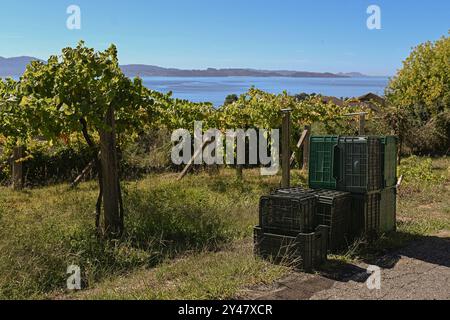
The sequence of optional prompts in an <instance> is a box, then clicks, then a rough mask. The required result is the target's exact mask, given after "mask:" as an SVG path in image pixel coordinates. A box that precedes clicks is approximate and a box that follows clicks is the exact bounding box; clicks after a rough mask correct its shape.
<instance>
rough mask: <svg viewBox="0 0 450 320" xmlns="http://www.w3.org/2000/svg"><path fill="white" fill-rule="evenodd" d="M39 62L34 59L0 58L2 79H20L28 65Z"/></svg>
mask: <svg viewBox="0 0 450 320" xmlns="http://www.w3.org/2000/svg"><path fill="white" fill-rule="evenodd" d="M34 60H39V59H37V58H34V57H26V56H25V57H14V58H3V57H0V77H18V76H21V75H22V74H23V72H24V71H25V68H26V66H27V64H29V63H30V62H31V61H34Z"/></svg>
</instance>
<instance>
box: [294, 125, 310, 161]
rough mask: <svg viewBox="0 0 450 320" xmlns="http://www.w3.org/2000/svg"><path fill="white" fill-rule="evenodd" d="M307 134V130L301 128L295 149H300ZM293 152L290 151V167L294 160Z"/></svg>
mask: <svg viewBox="0 0 450 320" xmlns="http://www.w3.org/2000/svg"><path fill="white" fill-rule="evenodd" d="M307 135H308V132H307V131H306V130H303V133H302V136H301V137H300V140H298V142H297V149H300V148H301V147H302V145H303V143H304V141H305V139H306V136H307ZM295 154H296V152H295V151H294V152H292V156H291V167H292V166H293V165H294V161H295Z"/></svg>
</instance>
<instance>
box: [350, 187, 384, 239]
mask: <svg viewBox="0 0 450 320" xmlns="http://www.w3.org/2000/svg"><path fill="white" fill-rule="evenodd" d="M380 223H381V192H380V191H377V192H371V193H366V194H356V193H353V194H352V215H351V223H350V228H351V232H350V233H351V236H352V237H360V236H365V237H366V238H369V239H372V238H376V237H377V236H378V234H379V233H380Z"/></svg>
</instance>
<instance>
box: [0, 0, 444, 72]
mask: <svg viewBox="0 0 450 320" xmlns="http://www.w3.org/2000/svg"><path fill="white" fill-rule="evenodd" d="M71 4H75V5H78V6H79V7H80V8H81V22H82V28H81V30H68V29H67V28H66V20H67V17H68V15H67V14H66V9H67V7H68V6H69V5H71ZM372 4H375V5H378V6H379V7H380V8H381V19H382V20H381V22H382V29H381V30H369V29H368V28H367V27H366V20H367V18H368V16H369V15H368V14H367V13H366V10H367V7H368V6H369V5H372ZM449 29H450V1H448V0H432V1H407V0H382V1H381V0H369V1H366V0H346V1H343V0H315V1H302V0H278V1H277V0H258V1H257V0H128V1H117V0H109V1H106V0H94V1H92V0H90V1H88V0H71V1H66V0H40V1H36V0H16V1H11V0H0V56H4V57H11V56H18V55H31V56H36V57H39V58H47V57H48V56H49V55H50V54H55V53H59V52H60V50H61V48H63V47H65V46H73V45H75V44H76V43H77V42H78V40H80V39H84V40H85V41H86V43H87V45H88V46H91V47H95V48H97V49H104V48H106V47H107V46H108V44H109V43H115V44H116V45H117V46H118V48H119V54H120V62H121V63H122V64H128V63H145V64H153V65H159V66H165V67H177V68H206V67H216V68H222V67H250V68H264V69H290V70H306V71H318V72H325V71H330V72H340V71H342V72H349V71H360V72H364V73H367V74H372V75H392V74H394V73H395V70H397V69H398V68H399V67H401V61H402V60H404V59H405V58H406V57H407V56H408V54H409V52H410V50H411V48H412V47H413V46H416V45H417V44H419V43H421V42H424V41H427V40H436V39H438V38H439V37H441V36H443V35H447V34H448V30H449Z"/></svg>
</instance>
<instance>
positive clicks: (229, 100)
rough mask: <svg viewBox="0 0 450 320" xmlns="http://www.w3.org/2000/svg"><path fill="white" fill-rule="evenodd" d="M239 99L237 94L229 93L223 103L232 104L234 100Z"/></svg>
mask: <svg viewBox="0 0 450 320" xmlns="http://www.w3.org/2000/svg"><path fill="white" fill-rule="evenodd" d="M238 100H239V97H238V96H237V95H236V94H229V95H228V96H227V97H226V98H225V102H224V103H223V105H224V106H226V105H229V104H232V103H233V102H236V101H238Z"/></svg>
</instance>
